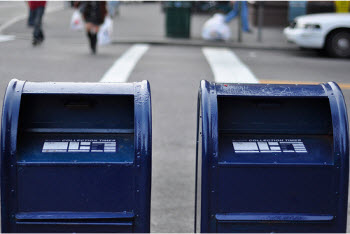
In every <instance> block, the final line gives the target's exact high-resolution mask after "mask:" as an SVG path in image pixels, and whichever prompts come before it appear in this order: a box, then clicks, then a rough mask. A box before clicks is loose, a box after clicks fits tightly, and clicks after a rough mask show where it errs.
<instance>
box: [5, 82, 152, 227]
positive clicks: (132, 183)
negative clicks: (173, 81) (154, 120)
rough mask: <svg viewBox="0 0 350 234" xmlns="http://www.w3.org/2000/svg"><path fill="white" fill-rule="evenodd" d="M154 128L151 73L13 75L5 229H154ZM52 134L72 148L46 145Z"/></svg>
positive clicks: (8, 113)
mask: <svg viewBox="0 0 350 234" xmlns="http://www.w3.org/2000/svg"><path fill="white" fill-rule="evenodd" d="M151 134H152V129H151V96H150V86H149V83H148V82H147V81H142V82H136V83H36V82H25V81H19V80H12V81H11V82H10V84H9V86H8V88H7V91H6V94H5V98H4V105H3V114H2V123H1V217H2V220H1V228H2V232H149V231H150V199H151V155H152V149H151V147H152V141H151V137H152V135H151ZM52 142H53V143H54V144H55V145H63V146H66V149H64V151H59V150H62V149H54V150H52V149H50V148H47V149H46V148H45V149H46V150H44V145H45V144H48V145H50V144H51V143H52ZM82 142H83V143H82ZM100 142H102V143H100ZM106 142H107V143H106ZM108 142H112V143H111V144H109V143H108ZM74 144H75V145H79V147H80V148H79V150H80V151H74V150H75V149H73V148H71V145H74ZM108 144H109V146H107V145H108ZM68 145H69V148H67V147H68ZM86 145H88V146H86ZM111 145H112V146H111ZM72 147H73V146H72ZM84 147H85V148H84ZM86 147H87V148H88V149H86ZM108 147H109V148H108ZM111 147H112V152H108V150H111V149H110V148H111ZM56 150H58V151H57V152H56ZM70 150H71V151H70Z"/></svg>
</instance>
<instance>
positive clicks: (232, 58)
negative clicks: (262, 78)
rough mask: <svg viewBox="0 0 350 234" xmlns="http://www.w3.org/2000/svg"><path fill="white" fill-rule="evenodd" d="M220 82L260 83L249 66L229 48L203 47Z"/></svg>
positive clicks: (216, 79)
mask: <svg viewBox="0 0 350 234" xmlns="http://www.w3.org/2000/svg"><path fill="white" fill-rule="evenodd" d="M202 51H203V54H204V56H205V58H206V59H207V60H208V63H209V65H210V68H211V70H212V71H213V74H214V78H215V82H218V83H259V80H258V79H257V78H256V77H255V76H254V74H253V73H252V72H251V71H250V70H249V68H248V67H247V66H246V65H245V64H244V63H243V62H242V61H241V60H240V59H239V58H238V57H237V56H236V55H235V53H234V52H232V51H231V50H229V49H224V48H211V47H204V48H202Z"/></svg>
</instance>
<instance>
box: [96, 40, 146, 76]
mask: <svg viewBox="0 0 350 234" xmlns="http://www.w3.org/2000/svg"><path fill="white" fill-rule="evenodd" d="M148 49H149V45H147V44H136V45H133V46H132V47H131V48H130V49H128V50H127V51H126V52H125V53H124V54H123V55H122V56H121V57H120V58H118V59H117V60H116V61H115V62H114V64H113V65H112V67H111V68H110V69H109V70H108V71H107V72H106V73H105V74H104V75H103V77H102V79H101V80H100V82H126V81H127V80H128V78H129V75H130V73H131V72H132V70H133V69H134V67H135V65H136V63H137V62H138V61H139V60H140V58H141V57H142V55H144V54H145V53H146V51H147V50H148Z"/></svg>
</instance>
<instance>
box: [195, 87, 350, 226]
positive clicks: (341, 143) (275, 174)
mask: <svg viewBox="0 0 350 234" xmlns="http://www.w3.org/2000/svg"><path fill="white" fill-rule="evenodd" d="M348 140H349V139H348V120H347V112H346V106H345V101H344V97H343V95H342V92H341V90H340V88H339V87H338V86H337V84H336V83H334V82H329V83H324V84H320V85H270V84H269V85H267V84H216V83H210V82H207V81H202V82H201V86H200V89H199V98H198V125H197V160H196V161H197V165H196V207H195V209H196V215H195V231H199V232H345V231H346V221H347V201H348V176H349V146H348Z"/></svg>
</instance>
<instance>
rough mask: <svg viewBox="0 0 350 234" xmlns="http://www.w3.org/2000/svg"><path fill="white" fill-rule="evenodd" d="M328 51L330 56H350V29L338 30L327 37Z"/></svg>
mask: <svg viewBox="0 0 350 234" xmlns="http://www.w3.org/2000/svg"><path fill="white" fill-rule="evenodd" d="M325 49H326V51H327V53H328V55H329V56H331V57H337V58H349V57H350V31H345V30H338V31H335V32H333V33H331V34H330V35H329V36H328V37H327V41H326V48H325Z"/></svg>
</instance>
